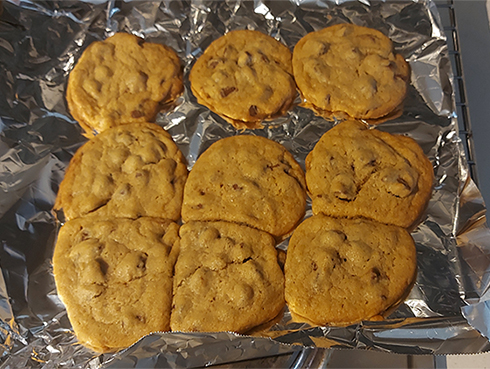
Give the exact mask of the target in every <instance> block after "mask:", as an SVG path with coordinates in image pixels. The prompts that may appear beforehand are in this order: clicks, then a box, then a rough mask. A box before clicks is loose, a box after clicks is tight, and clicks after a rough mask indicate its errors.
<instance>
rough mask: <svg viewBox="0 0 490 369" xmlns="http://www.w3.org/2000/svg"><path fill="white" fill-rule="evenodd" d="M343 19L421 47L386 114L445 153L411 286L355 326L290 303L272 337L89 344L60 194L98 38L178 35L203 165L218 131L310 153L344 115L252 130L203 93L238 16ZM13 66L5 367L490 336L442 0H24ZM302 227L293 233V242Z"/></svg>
mask: <svg viewBox="0 0 490 369" xmlns="http://www.w3.org/2000/svg"><path fill="white" fill-rule="evenodd" d="M342 22H351V23H355V24H358V25H363V26H368V27H373V28H376V29H378V30H380V31H382V32H383V33H385V34H386V35H387V36H389V37H390V38H391V39H392V40H393V42H394V46H395V49H396V51H397V52H398V53H400V54H402V55H403V56H404V57H405V59H406V60H407V61H408V62H409V64H410V67H411V70H412V75H411V85H410V87H409V91H408V96H407V99H406V101H405V105H404V109H403V114H402V115H401V116H400V117H398V118H396V119H392V120H389V121H386V122H384V123H382V124H381V125H379V126H378V127H377V129H380V130H384V131H388V132H391V133H401V134H405V135H408V136H410V137H413V138H414V139H415V140H416V141H417V142H418V143H419V144H420V145H421V147H422V148H423V149H424V151H425V153H426V155H427V156H428V157H429V159H430V160H431V162H432V163H433V165H434V170H435V184H434V192H433V196H432V199H431V201H430V203H429V206H428V210H427V213H426V216H425V218H424V220H423V222H422V223H421V224H420V225H419V226H418V227H417V229H415V230H414V231H413V233H412V236H413V238H414V239H415V241H416V246H417V260H418V276H417V281H416V283H415V286H414V288H413V289H412V291H411V293H410V295H409V296H408V298H407V299H406V301H405V302H404V303H403V304H401V305H400V306H399V307H398V308H397V309H396V311H394V312H393V313H391V315H390V316H389V317H388V319H386V320H385V321H383V322H363V323H361V324H356V325H352V326H349V327H312V326H309V325H307V324H304V323H297V322H294V321H293V320H292V319H291V316H290V314H289V312H288V311H287V309H286V310H285V312H284V315H283V316H282V317H281V319H280V320H279V321H278V322H277V323H276V324H274V325H273V326H272V327H271V328H269V329H267V330H265V331H261V332H259V333H257V335H260V337H258V336H239V335H235V334H230V333H224V332H221V333H209V334H183V333H155V334H153V335H150V336H147V337H145V338H143V339H142V340H141V341H139V342H138V343H137V344H135V345H134V346H132V347H131V348H129V349H127V350H124V351H122V352H120V353H118V354H115V355H112V354H104V355H98V354H95V353H93V352H92V351H90V350H88V349H85V348H84V347H83V346H81V345H79V344H77V341H76V338H75V337H74V336H73V333H72V330H71V326H70V324H69V321H68V319H67V317H66V311H65V309H64V307H63V304H62V303H61V301H60V300H59V298H58V296H57V294H56V288H55V285H54V279H53V275H52V267H51V256H52V251H53V247H54V243H55V240H56V233H57V229H58V227H59V224H58V223H57V222H56V219H55V217H54V214H53V213H52V212H51V209H52V206H53V203H54V199H55V197H56V193H57V190H58V186H59V183H60V182H61V180H62V178H63V175H64V171H65V170H66V167H67V164H68V162H69V160H70V158H71V156H72V155H73V153H74V152H75V151H76V149H77V148H78V147H80V146H81V145H82V144H83V143H84V142H85V141H86V138H84V137H83V135H82V130H81V128H80V127H79V126H78V124H77V123H76V122H75V121H74V120H73V118H72V117H71V116H70V114H69V113H68V111H67V107H66V101H65V98H64V91H65V87H66V81H67V77H68V74H69V72H70V71H71V69H72V68H73V66H74V64H75V63H76V61H77V60H78V58H79V57H80V55H81V53H82V52H83V50H84V49H85V48H86V47H87V46H88V45H89V44H90V43H91V42H92V41H94V40H101V39H104V38H106V37H108V36H110V35H112V34H113V33H114V32H116V31H124V32H130V33H134V34H136V35H138V36H141V37H144V38H145V39H146V40H148V41H152V42H161V43H165V44H167V45H169V46H171V47H173V48H174V50H176V51H177V53H178V54H179V56H180V58H181V60H182V63H183V68H184V83H185V92H184V94H183V96H182V97H181V98H179V100H178V102H177V104H176V106H175V108H174V109H173V110H171V111H170V112H166V113H160V114H159V115H158V117H157V121H156V122H157V124H159V125H161V126H163V127H164V128H165V129H167V130H168V131H169V132H170V133H171V134H172V136H173V138H174V140H175V141H176V142H177V144H178V145H179V147H180V148H181V150H182V152H183V153H184V155H185V156H186V158H187V160H188V163H189V169H191V168H192V165H193V164H194V162H195V160H196V159H197V157H198V156H199V154H200V153H202V152H203V151H204V150H205V149H206V148H207V147H209V145H211V144H212V143H213V142H215V141H217V140H218V139H220V138H223V137H228V136H232V135H236V134H253V135H261V136H265V137H268V138H271V139H273V140H275V141H277V142H280V143H281V144H283V145H284V146H285V147H286V148H287V149H288V150H290V152H292V153H293V155H294V156H295V158H296V159H297V160H298V162H300V164H301V165H302V166H303V167H304V159H305V157H306V155H307V154H308V153H309V151H311V149H312V148H313V147H314V145H315V144H316V142H317V141H318V139H319V138H320V137H321V135H322V134H323V133H324V132H326V131H327V130H328V129H330V128H331V127H332V126H333V125H334V124H335V122H334V121H329V120H326V119H324V118H321V117H318V116H316V115H315V114H314V113H313V112H312V111H311V110H309V109H307V108H304V107H301V106H300V102H301V101H300V98H299V96H298V97H297V99H296V101H295V106H294V107H293V108H292V109H291V110H290V111H289V112H288V114H286V115H285V116H283V117H280V118H277V119H274V120H273V121H270V122H266V123H265V126H266V128H264V129H261V130H253V131H237V130H235V129H234V128H233V127H232V126H231V125H229V124H228V123H226V122H225V121H224V120H223V119H221V118H220V117H219V116H217V115H216V114H214V113H212V112H210V111H209V110H208V109H207V108H205V107H204V106H201V105H199V104H197V101H196V98H195V97H194V96H193V95H192V93H191V91H190V86H189V82H188V78H187V76H188V72H189V70H190V68H191V67H192V65H193V63H194V61H195V60H196V58H197V57H198V56H199V55H200V54H201V53H202V52H203V50H204V49H205V48H206V47H207V46H208V45H209V44H210V43H211V42H212V41H213V40H215V39H216V38H218V37H220V36H221V35H223V34H225V33H226V32H227V31H229V30H234V29H245V28H249V29H257V30H260V31H262V32H264V33H267V34H270V35H272V36H273V37H275V38H276V39H278V40H280V41H282V42H283V43H285V44H286V45H287V46H289V47H290V48H291V49H292V48H293V47H294V45H295V43H296V42H297V41H298V40H299V39H300V38H301V37H302V36H303V35H305V34H307V33H308V32H311V31H314V30H318V29H321V28H323V27H326V26H328V25H333V24H337V23H342ZM0 71H1V73H0V131H1V136H0V168H1V170H0V242H1V248H0V268H1V270H2V274H1V278H0V337H1V345H2V346H1V347H2V357H3V358H2V367H3V368H14V367H41V368H50V367H91V368H92V367H99V366H102V367H121V366H124V367H137V366H140V367H141V366H144V367H152V366H153V367H166V366H170V367H183V366H186V367H192V366H203V365H211V364H218V363H226V362H234V361H238V360H246V359H250V358H257V357H268V356H274V357H277V356H278V355H282V354H290V353H292V352H303V351H304V350H308V349H307V347H328V348H339V349H342V348H361V349H366V348H369V349H375V350H381V351H385V352H395V353H406V354H428V353H435V354H451V353H476V352H483V351H488V350H490V343H489V341H488V339H487V338H485V336H486V337H490V328H489V326H490V303H489V300H490V292H489V290H490V289H489V285H490V272H489V271H490V237H489V236H490V233H489V230H488V229H487V228H486V226H485V222H484V216H485V211H486V209H485V205H484V203H483V199H482V198H481V195H480V193H479V191H478V189H477V188H476V186H475V185H474V183H473V182H472V181H471V178H470V177H469V172H468V167H467V163H466V158H465V156H464V151H463V146H462V143H461V140H460V138H459V137H458V122H457V116H456V114H455V103H454V91H453V86H452V72H451V65H450V61H449V58H448V50H447V46H446V40H445V36H444V32H443V28H442V26H441V22H440V20H439V16H438V13H437V9H436V7H435V6H434V3H432V2H431V1H391V2H390V1H367V0H362V1H340V0H336V1H333V0H332V1H328V0H323V1H317V0H311V1H300V0H295V1H294V0H291V1H259V0H256V1H239V0H236V1H225V2H220V1H170V0H167V1H160V2H156V1H150V2H146V1H108V2H105V1H59V2H56V1H45V2H42V1H39V2H32V1H8V2H4V3H3V8H2V14H1V15H0ZM310 214H311V211H310V210H309V209H308V212H307V216H309V215H310ZM287 242H288V241H287V240H286V241H284V242H283V243H281V244H280V245H278V247H279V248H281V249H285V250H286V249H287ZM479 332H481V333H482V334H480V333H479ZM264 336H265V337H264ZM316 352H317V354H318V355H324V351H321V350H318V351H316ZM307 356H308V355H307Z"/></svg>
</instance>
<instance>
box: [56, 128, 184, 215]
mask: <svg viewBox="0 0 490 369" xmlns="http://www.w3.org/2000/svg"><path fill="white" fill-rule="evenodd" d="M186 178H187V166H186V163H185V158H184V156H183V155H182V153H181V152H180V150H179V148H178V147H177V145H176V144H175V143H174V141H173V140H172V137H171V136H170V134H168V133H167V132H166V131H165V130H164V129H163V128H162V127H160V126H158V125H156V124H153V123H133V124H125V125H122V126H119V127H115V128H111V129H108V130H106V131H104V132H102V133H101V134H99V135H97V136H96V137H94V138H93V139H92V140H90V141H88V142H87V143H85V144H84V145H83V146H82V147H81V148H80V149H78V151H77V152H76V153H75V155H74V156H73V158H72V160H71V161H70V165H69V166H68V169H67V171H66V174H65V178H64V179H63V181H62V182H61V185H60V188H59V191H58V196H57V198H56V203H55V206H54V208H55V210H59V209H63V212H64V215H65V218H66V219H67V220H70V219H74V218H77V217H80V216H84V215H88V214H93V215H98V216H101V217H105V218H113V217H120V218H138V217H140V216H152V217H158V218H165V219H171V220H177V219H179V218H180V210H181V205H182V196H183V191H184V184H185V180H186Z"/></svg>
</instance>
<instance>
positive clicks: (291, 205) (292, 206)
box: [182, 136, 306, 238]
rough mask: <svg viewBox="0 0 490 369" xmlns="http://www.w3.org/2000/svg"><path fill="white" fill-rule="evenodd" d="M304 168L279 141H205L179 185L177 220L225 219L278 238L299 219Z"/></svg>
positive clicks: (303, 203)
mask: <svg viewBox="0 0 490 369" xmlns="http://www.w3.org/2000/svg"><path fill="white" fill-rule="evenodd" d="M305 206H306V191H305V180H304V172H303V170H302V169H301V167H300V165H299V164H298V163H297V162H296V161H295V160H294V157H293V156H292V155H291V154H290V153H289V152H288V151H287V150H286V148H285V147H284V146H282V145H281V144H279V143H277V142H275V141H272V140H269V139H267V138H264V137H258V136H234V137H228V138H224V139H221V140H219V141H217V142H215V143H214V144H213V145H211V146H210V147H209V148H208V149H207V150H206V151H205V152H204V153H203V154H202V155H201V156H200V157H199V158H198V160H197V161H196V163H195V164H194V167H193V168H192V170H191V172H190V174H189V178H188V180H187V182H186V185H185V189H184V201H183V204H182V219H183V220H184V221H185V222H187V221H190V220H201V221H206V220H225V221H229V222H235V223H241V224H246V225H248V226H250V227H254V228H257V229H260V230H263V231H266V232H268V233H270V234H272V235H273V236H275V237H279V238H280V237H282V236H284V235H286V234H288V233H289V232H291V231H292V230H293V228H294V226H295V225H296V224H297V223H298V222H299V221H300V220H301V219H302V218H303V216H304V214H305Z"/></svg>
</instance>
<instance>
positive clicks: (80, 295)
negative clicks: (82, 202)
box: [53, 217, 178, 352]
mask: <svg viewBox="0 0 490 369" xmlns="http://www.w3.org/2000/svg"><path fill="white" fill-rule="evenodd" d="M177 241H178V225H177V224H175V223H173V222H171V221H167V220H159V219H152V218H139V219H137V220H129V219H115V220H94V219H93V218H90V217H89V218H79V219H75V220H72V221H70V222H67V223H65V225H63V227H61V230H60V232H59V235H58V241H57V243H56V247H55V250H54V256H53V268H54V276H55V281H56V287H57V290H58V294H59V296H60V298H61V299H62V301H63V303H64V304H65V306H66V310H67V312H68V318H69V319H70V322H71V324H72V326H73V330H74V331H75V334H76V336H77V338H78V340H79V341H80V343H82V344H83V345H85V346H87V347H89V348H92V349H93V350H95V351H99V352H106V351H114V350H117V349H120V348H124V347H127V346H129V345H131V344H133V343H135V342H136V341H137V340H139V339H140V338H141V337H143V336H144V335H147V334H149V333H151V332H156V331H168V330H169V329H170V309H171V302H172V272H173V266H174V263H175V258H176V255H175V254H174V252H175V251H172V250H173V245H174V244H175V243H176V242H177Z"/></svg>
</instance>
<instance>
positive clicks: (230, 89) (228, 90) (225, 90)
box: [221, 86, 236, 97]
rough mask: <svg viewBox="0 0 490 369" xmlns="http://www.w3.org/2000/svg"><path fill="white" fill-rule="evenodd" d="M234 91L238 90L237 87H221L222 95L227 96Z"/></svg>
mask: <svg viewBox="0 0 490 369" xmlns="http://www.w3.org/2000/svg"><path fill="white" fill-rule="evenodd" d="M233 91H236V87H233V86H229V87H225V88H222V89H221V97H227V96H228V95H229V94H231V93H232V92H233Z"/></svg>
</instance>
